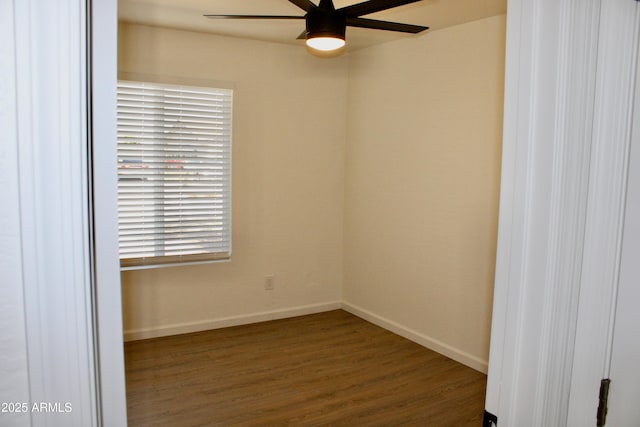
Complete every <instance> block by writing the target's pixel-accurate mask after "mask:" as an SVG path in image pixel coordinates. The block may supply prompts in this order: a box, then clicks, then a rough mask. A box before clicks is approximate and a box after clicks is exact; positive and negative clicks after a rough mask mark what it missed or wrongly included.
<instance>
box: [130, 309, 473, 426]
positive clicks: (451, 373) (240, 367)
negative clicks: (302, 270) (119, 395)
mask: <svg viewBox="0 0 640 427" xmlns="http://www.w3.org/2000/svg"><path fill="white" fill-rule="evenodd" d="M125 361H126V363H125V365H126V378H127V409H128V416H129V425H130V426H132V427H137V426H154V427H155V426H172V427H190V426H225V427H226V426H325V425H332V426H414V425H415V426H435V427H439V426H442V427H448V426H479V425H480V424H481V421H482V412H483V407H484V393H485V387H486V376H485V375H484V374H482V373H479V372H477V371H474V370H473V369H471V368H468V367H466V366H463V365H461V364H459V363H457V362H455V361H453V360H451V359H448V358H446V357H444V356H442V355H440V354H438V353H435V352H433V351H430V350H428V349H426V348H424V347H422V346H420V345H418V344H416V343H413V342H411V341H408V340H406V339H404V338H402V337H399V336H397V335H395V334H393V333H391V332H389V331H386V330H384V329H382V328H379V327H377V326H375V325H372V324H370V323H368V322H366V321H364V320H362V319H360V318H358V317H356V316H353V315H351V314H349V313H347V312H345V311H342V310H336V311H331V312H327V313H320V314H314V315H309V316H301V317H296V318H291V319H283V320H277V321H272V322H263V323H258V324H253V325H245V326H238V327H232V328H225V329H218V330H212V331H205V332H198V333H194V334H185V335H178V336H174V337H163V338H156V339H151V340H143V341H134V342H128V343H125Z"/></svg>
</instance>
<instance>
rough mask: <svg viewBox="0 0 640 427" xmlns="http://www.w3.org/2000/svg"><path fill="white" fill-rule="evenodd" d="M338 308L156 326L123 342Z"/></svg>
mask: <svg viewBox="0 0 640 427" xmlns="http://www.w3.org/2000/svg"><path fill="white" fill-rule="evenodd" d="M340 308H342V303H341V302H339V301H335V302H329V303H322V304H312V305H304V306H298V307H292V308H285V309H281V310H272V311H263V312H260V313H253V314H246V315H240V316H231V317H223V318H219V319H209V320H202V321H199V322H188V323H175V324H172V325H165V326H158V327H154V328H144V329H130V330H127V331H124V340H125V341H135V340H144V339H147V338H158V337H165V336H169V335H178V334H188V333H191V332H200V331H207V330H210V329H219V328H227V327H229V326H238V325H247V324H250V323H258V322H266V321H268V320H277V319H285V318H287V317H296V316H304V315H307V314H315V313H322V312H324V311H331V310H338V309H340Z"/></svg>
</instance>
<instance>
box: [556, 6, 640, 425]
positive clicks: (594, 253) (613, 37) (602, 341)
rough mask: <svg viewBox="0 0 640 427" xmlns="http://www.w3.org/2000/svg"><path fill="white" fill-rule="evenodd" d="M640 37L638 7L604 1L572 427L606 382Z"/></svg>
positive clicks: (586, 418) (590, 410)
mask: <svg viewBox="0 0 640 427" xmlns="http://www.w3.org/2000/svg"><path fill="white" fill-rule="evenodd" d="M639 30H640V6H639V3H638V2H636V1H626V0H616V1H611V0H608V1H603V2H602V17H601V24H600V34H601V37H600V44H599V47H598V50H599V52H600V53H599V57H598V76H597V92H596V110H595V120H594V131H593V132H594V133H593V149H592V151H593V153H592V165H591V174H590V182H591V184H590V188H589V205H588V207H587V223H586V228H585V245H584V263H583V269H582V274H581V275H582V285H581V290H580V301H579V313H578V327H577V333H576V338H575V354H574V360H573V363H572V368H573V378H572V384H571V398H570V404H569V420H570V424H569V425H571V426H584V425H589V424H592V423H593V420H594V417H595V410H594V408H597V405H598V393H597V390H598V388H599V385H600V381H601V380H602V379H604V378H608V377H609V363H610V360H609V357H610V355H611V348H612V342H611V340H612V339H613V324H614V317H615V303H616V299H617V289H618V281H619V274H620V252H621V249H622V230H623V224H624V214H625V201H626V191H627V176H628V163H629V150H630V143H631V127H632V113H633V95H634V92H635V91H634V87H635V75H636V67H637V61H638V58H637V50H638V37H639Z"/></svg>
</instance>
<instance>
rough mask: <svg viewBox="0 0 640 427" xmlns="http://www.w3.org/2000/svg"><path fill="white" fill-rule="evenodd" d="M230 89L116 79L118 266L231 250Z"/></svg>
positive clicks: (204, 256)
mask: <svg viewBox="0 0 640 427" xmlns="http://www.w3.org/2000/svg"><path fill="white" fill-rule="evenodd" d="M232 102H233V91H232V90H230V89H212V88H200V87H187V86H176V85H168V84H157V83H145V82H134V81H119V82H118V217H119V221H118V222H119V227H118V228H119V241H120V262H121V265H122V267H132V266H141V265H162V264H172V263H180V262H193V261H205V260H214V259H224V258H228V257H230V256H231V121H232V117H231V113H232Z"/></svg>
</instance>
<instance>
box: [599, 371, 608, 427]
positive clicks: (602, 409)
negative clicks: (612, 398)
mask: <svg viewBox="0 0 640 427" xmlns="http://www.w3.org/2000/svg"><path fill="white" fill-rule="evenodd" d="M610 384H611V380H610V379H609V378H606V379H604V380H602V381H600V397H599V399H598V422H597V424H596V426H597V427H603V426H604V425H605V423H606V422H607V401H608V400H609V385H610Z"/></svg>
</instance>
